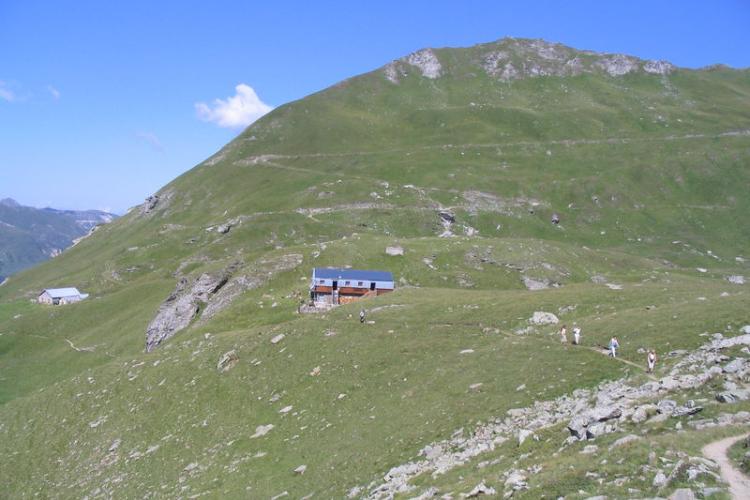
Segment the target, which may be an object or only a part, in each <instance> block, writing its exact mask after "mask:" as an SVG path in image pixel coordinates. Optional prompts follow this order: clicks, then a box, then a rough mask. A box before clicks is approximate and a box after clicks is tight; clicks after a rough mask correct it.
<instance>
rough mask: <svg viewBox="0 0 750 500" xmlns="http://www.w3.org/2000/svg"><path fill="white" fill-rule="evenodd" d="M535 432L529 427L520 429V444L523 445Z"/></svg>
mask: <svg viewBox="0 0 750 500" xmlns="http://www.w3.org/2000/svg"><path fill="white" fill-rule="evenodd" d="M533 435H534V433H533V432H532V431H530V430H528V429H521V430H520V431H518V446H521V445H522V444H523V442H524V441H526V439H527V438H529V437H531V436H533Z"/></svg>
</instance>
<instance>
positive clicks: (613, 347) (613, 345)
mask: <svg viewBox="0 0 750 500" xmlns="http://www.w3.org/2000/svg"><path fill="white" fill-rule="evenodd" d="M619 347H620V343H619V342H618V341H617V337H612V338H611V339H610V341H609V355H610V356H612V357H613V358H616V357H617V349H618V348H619Z"/></svg>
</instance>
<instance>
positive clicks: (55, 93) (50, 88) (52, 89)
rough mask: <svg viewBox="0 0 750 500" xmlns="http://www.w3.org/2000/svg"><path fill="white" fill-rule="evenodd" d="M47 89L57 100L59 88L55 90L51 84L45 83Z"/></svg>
mask: <svg viewBox="0 0 750 500" xmlns="http://www.w3.org/2000/svg"><path fill="white" fill-rule="evenodd" d="M47 90H48V91H49V93H50V94H52V97H53V98H54V99H55V100H58V99H59V98H60V91H59V90H57V89H56V88H55V87H53V86H52V85H47Z"/></svg>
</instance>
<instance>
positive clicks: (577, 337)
mask: <svg viewBox="0 0 750 500" xmlns="http://www.w3.org/2000/svg"><path fill="white" fill-rule="evenodd" d="M580 343H581V327H580V326H578V325H576V326H574V327H573V344H575V345H578V344H580Z"/></svg>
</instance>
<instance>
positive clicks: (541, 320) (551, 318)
mask: <svg viewBox="0 0 750 500" xmlns="http://www.w3.org/2000/svg"><path fill="white" fill-rule="evenodd" d="M559 322H560V320H559V319H558V318H557V316H555V315H554V314H552V313H550V312H544V311H535V312H534V315H533V316H532V317H531V318H530V319H529V323H531V324H533V325H556V324H557V323H559Z"/></svg>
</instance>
